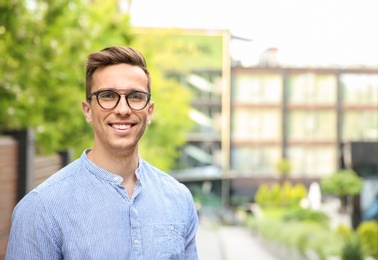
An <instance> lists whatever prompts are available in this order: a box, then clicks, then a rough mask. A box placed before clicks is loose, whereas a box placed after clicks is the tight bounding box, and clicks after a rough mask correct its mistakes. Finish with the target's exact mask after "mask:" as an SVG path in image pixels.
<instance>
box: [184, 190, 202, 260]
mask: <svg viewBox="0 0 378 260" xmlns="http://www.w3.org/2000/svg"><path fill="white" fill-rule="evenodd" d="M188 201H189V223H188V230H187V236H186V241H185V259H190V260H196V259H198V252H197V244H196V233H197V229H198V223H199V220H198V214H197V210H196V208H195V205H194V201H193V197H192V195H191V193H190V192H189V196H188Z"/></svg>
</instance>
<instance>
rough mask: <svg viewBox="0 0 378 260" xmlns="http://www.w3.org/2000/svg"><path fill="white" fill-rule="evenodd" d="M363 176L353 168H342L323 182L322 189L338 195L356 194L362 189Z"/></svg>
mask: <svg viewBox="0 0 378 260" xmlns="http://www.w3.org/2000/svg"><path fill="white" fill-rule="evenodd" d="M362 185H363V181H362V178H360V177H358V176H357V174H356V173H355V172H354V171H353V170H340V171H338V172H337V173H335V174H332V175H331V176H329V177H327V178H325V179H323V180H322V182H321V187H322V190H323V191H324V192H325V193H328V194H334V195H338V196H346V195H356V194H358V193H360V191H361V189H362Z"/></svg>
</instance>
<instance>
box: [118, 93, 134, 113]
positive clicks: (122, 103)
mask: <svg viewBox="0 0 378 260" xmlns="http://www.w3.org/2000/svg"><path fill="white" fill-rule="evenodd" d="M115 112H116V113H118V114H130V113H131V108H130V106H129V105H128V104H127V101H126V96H125V95H121V97H120V99H119V102H118V104H117V106H116V107H115Z"/></svg>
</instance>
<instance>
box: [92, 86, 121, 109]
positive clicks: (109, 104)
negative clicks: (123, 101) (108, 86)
mask: <svg viewBox="0 0 378 260" xmlns="http://www.w3.org/2000/svg"><path fill="white" fill-rule="evenodd" d="M97 98H98V102H99V104H100V106H102V107H103V108H105V109H112V108H114V107H115V106H116V105H117V103H118V100H119V98H120V95H119V94H118V93H116V92H114V91H111V90H105V91H101V92H99V93H98V96H97Z"/></svg>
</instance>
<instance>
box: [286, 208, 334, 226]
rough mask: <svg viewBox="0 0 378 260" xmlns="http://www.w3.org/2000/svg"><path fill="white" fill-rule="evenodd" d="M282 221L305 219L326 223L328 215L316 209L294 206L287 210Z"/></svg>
mask: <svg viewBox="0 0 378 260" xmlns="http://www.w3.org/2000/svg"><path fill="white" fill-rule="evenodd" d="M283 220H284V221H306V222H315V223H319V224H321V225H328V222H329V217H328V216H327V215H326V214H325V213H323V212H321V211H317V210H311V209H304V208H299V207H298V208H295V209H291V210H289V211H288V212H287V213H286V214H285V215H284V216H283Z"/></svg>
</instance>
